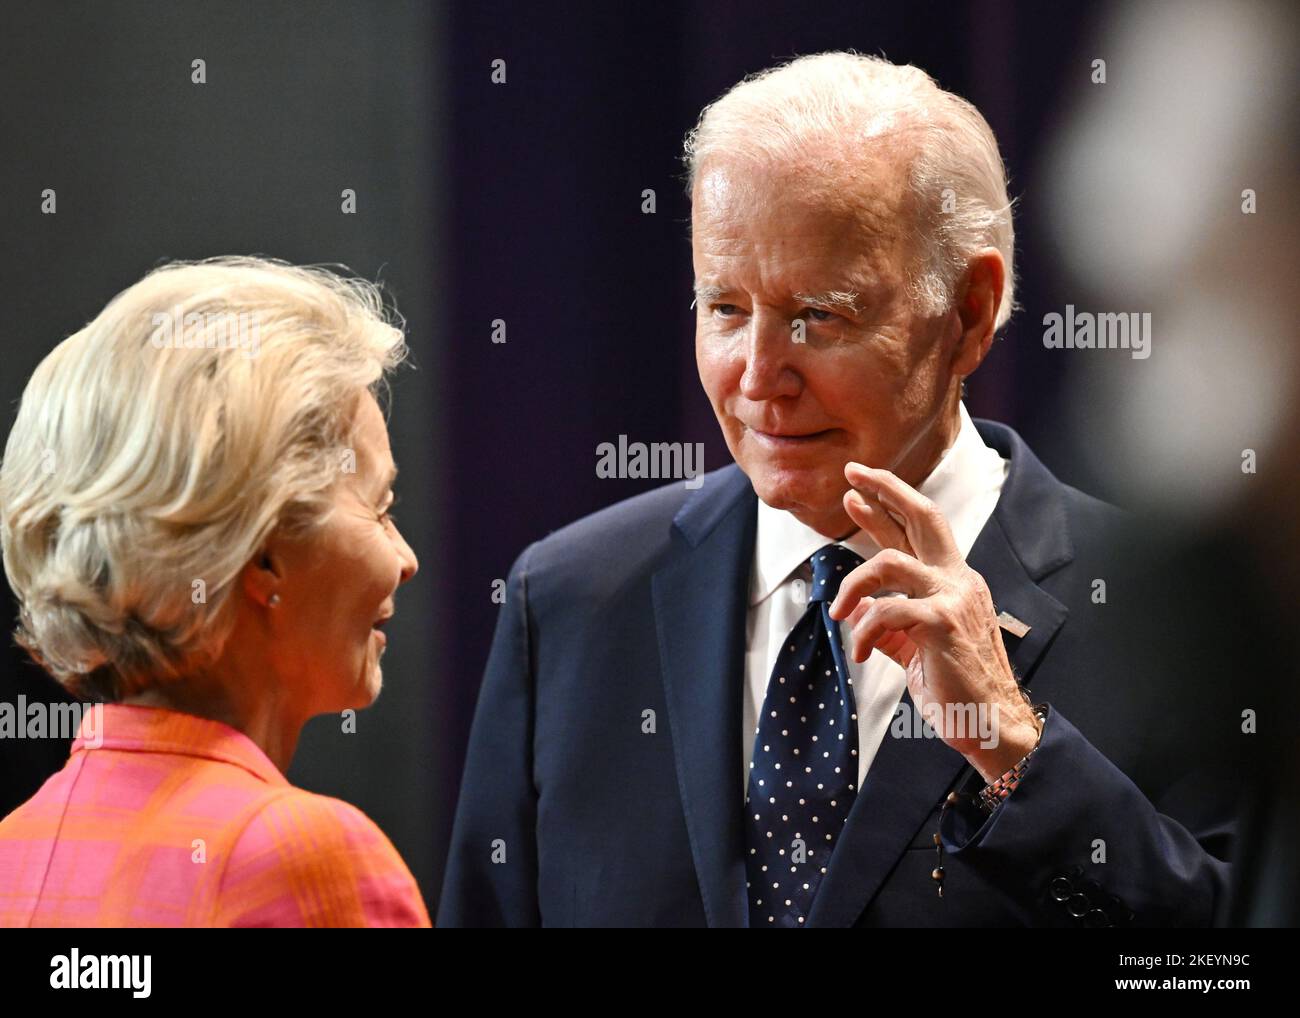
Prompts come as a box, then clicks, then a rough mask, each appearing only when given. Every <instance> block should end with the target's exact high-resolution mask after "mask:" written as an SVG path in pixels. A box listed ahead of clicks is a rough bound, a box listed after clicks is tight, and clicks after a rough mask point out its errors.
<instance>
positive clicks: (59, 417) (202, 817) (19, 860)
mask: <svg viewBox="0 0 1300 1018" xmlns="http://www.w3.org/2000/svg"><path fill="white" fill-rule="evenodd" d="M405 352H406V346H405V341H404V338H403V335H402V331H401V329H400V328H399V327H398V326H397V325H394V324H392V323H391V322H390V321H389V316H388V315H387V314H386V313H385V307H384V303H383V300H382V296H381V294H380V292H379V290H378V289H377V288H376V287H374V286H373V285H371V284H368V283H366V282H364V281H358V280H353V279H346V278H343V277H340V276H337V275H334V274H333V273H331V272H329V271H327V270H324V269H319V268H301V267H295V266H291V265H288V264H286V263H283V262H278V261H271V260H267V259H258V258H243V257H230V258H217V259H210V260H207V261H203V262H194V263H173V264H169V265H165V266H163V267H161V268H159V269H156V270H155V271H153V272H151V273H150V274H149V275H147V276H146V277H145V278H144V279H142V280H140V281H139V282H138V283H136V284H135V285H133V286H131V287H130V288H128V289H127V290H125V291H123V292H122V293H121V294H119V295H118V296H117V297H116V298H114V299H113V300H112V301H111V302H110V303H109V304H108V306H107V307H105V308H104V310H103V311H102V312H101V313H100V314H99V316H98V317H97V318H96V319H95V320H94V321H92V322H91V323H90V324H89V325H87V326H86V327H85V328H83V329H82V330H81V331H79V332H77V333H76V334H75V335H73V336H71V337H69V338H68V339H66V340H64V341H63V342H62V343H60V344H59V345H58V347H56V348H55V349H54V351H53V352H52V353H50V354H49V356H47V357H46V358H45V360H44V361H43V362H42V363H41V364H40V366H39V367H38V368H37V369H36V372H35V374H34V375H33V376H32V378H31V381H30V382H29V383H28V386H27V389H26V391H25V392H24V394H23V398H22V403H21V406H20V408H19V411H18V416H17V420H16V422H15V424H14V427H13V430H12V431H11V433H10V435H9V440H8V443H7V446H6V449H5V455H4V460H3V464H2V465H0V538H2V547H3V554H4V567H5V572H6V574H7V575H8V578H9V582H10V584H11V586H12V588H13V590H14V592H15V594H16V595H17V598H18V601H19V604H20V608H21V614H20V624H19V626H18V629H17V632H16V634H15V636H16V638H17V640H18V641H19V642H20V643H21V644H23V645H24V646H25V647H26V648H27V649H28V650H29V651H30V652H31V654H32V656H33V657H34V658H35V659H36V660H37V661H38V662H40V663H41V664H42V665H43V666H44V667H45V668H46V669H47V670H48V671H49V672H50V673H51V674H52V675H54V676H55V678H57V679H58V680H59V681H60V682H62V683H63V684H64V685H65V686H66V687H67V688H68V689H70V690H71V691H72V692H74V693H75V694H77V695H79V696H81V697H83V698H86V699H92V700H96V701H99V700H102V701H104V706H103V707H102V708H97V709H99V710H102V715H101V717H100V722H101V728H100V729H99V730H98V731H95V732H94V733H93V734H94V736H95V737H94V738H91V737H90V735H91V734H92V733H91V731H90V729H88V727H87V724H86V723H84V722H83V725H82V731H81V733H80V734H79V737H78V738H77V740H76V741H75V742H74V744H73V748H72V754H71V756H70V758H69V760H68V763H67V766H65V767H64V769H63V770H62V771H60V772H59V773H57V774H55V775H54V776H53V777H51V778H50V779H49V780H48V781H47V782H46V783H45V785H44V786H43V787H42V788H41V789H40V791H38V792H37V793H36V795H35V796H33V797H32V798H31V799H30V800H29V801H28V802H26V803H25V804H24V805H22V806H20V807H19V808H18V809H17V810H16V811H14V812H13V813H12V814H10V815H9V816H8V817H7V818H5V819H4V820H3V821H2V822H0V926H372V925H373V926H427V925H429V916H428V913H427V911H426V910H425V906H424V903H423V901H422V900H421V898H420V894H419V891H418V889H417V887H416V884H415V881H414V880H413V878H412V877H411V874H410V871H409V870H408V869H407V867H406V866H405V864H404V863H403V862H402V860H401V858H400V857H399V856H398V854H397V852H396V850H395V849H394V848H393V846H392V844H391V843H390V842H389V841H388V839H387V838H386V837H385V836H384V834H383V833H382V832H381V831H380V830H379V828H378V827H376V826H375V824H374V823H373V822H371V821H370V820H369V819H367V818H366V816H365V815H364V814H362V813H361V812H360V811H359V810H357V809H356V808H354V807H352V806H350V805H348V804H346V803H344V802H340V801H338V800H336V799H331V798H327V797H324V796H320V795H315V794H312V793H310V792H307V791H304V790H302V789H298V788H295V787H293V786H292V785H290V784H289V783H288V781H287V780H286V779H285V777H284V772H285V770H286V769H287V768H288V766H289V762H290V760H291V758H292V757H293V752H294V747H295V745H296V743H297V740H298V735H299V732H300V730H301V728H302V726H303V724H304V722H306V721H307V719H308V718H311V717H313V716H314V715H317V714H323V713H333V712H339V711H343V710H345V709H349V708H353V709H359V708H362V707H366V706H368V705H369V704H370V703H371V702H372V701H373V700H374V698H375V697H376V695H377V694H378V693H379V688H380V683H381V670H380V656H381V654H382V653H383V649H384V645H385V635H384V633H383V631H382V627H383V625H384V623H385V622H386V621H387V620H388V618H389V617H390V616H391V615H392V614H393V611H394V606H395V599H394V595H395V593H396V591H397V588H398V587H399V586H400V585H401V584H402V583H404V582H406V581H407V580H409V579H410V578H411V577H412V576H413V575H414V574H415V571H416V568H417V563H416V558H415V555H414V554H413V553H412V551H411V549H410V547H409V546H408V545H407V543H406V541H405V540H403V538H402V535H401V534H400V533H399V532H398V530H397V527H396V525H395V524H394V523H393V521H392V519H391V517H390V515H389V508H390V505H391V503H392V499H393V489H392V485H393V477H394V475H395V473H396V468H395V466H394V463H393V458H392V454H391V452H390V450H389V444H388V435H387V428H386V425H385V420H384V415H383V413H382V412H381V410H380V407H379V403H378V401H377V398H376V396H377V394H378V393H379V389H380V386H381V385H382V384H383V383H384V381H385V379H386V376H387V375H388V373H389V372H391V370H392V369H393V368H394V367H395V366H396V365H397V364H398V363H399V362H400V361H401V360H402V358H403V357H404V355H405Z"/></svg>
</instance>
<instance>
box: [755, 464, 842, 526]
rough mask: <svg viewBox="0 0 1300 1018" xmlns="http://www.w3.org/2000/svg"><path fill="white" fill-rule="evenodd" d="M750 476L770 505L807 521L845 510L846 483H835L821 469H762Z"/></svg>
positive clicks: (759, 492)
mask: <svg viewBox="0 0 1300 1018" xmlns="http://www.w3.org/2000/svg"><path fill="white" fill-rule="evenodd" d="M749 479H750V483H751V484H753V486H754V492H755V493H756V494H757V495H758V497H759V498H761V499H762V500H763V501H764V502H766V503H767V504H768V505H769V506H771V507H772V508H773V509H781V510H784V511H785V512H788V513H791V514H792V515H793V516H795V517H796V518H797V519H799V520H801V521H804V522H808V521H811V520H815V519H824V518H825V517H827V516H830V515H834V514H835V513H836V512H838V511H841V509H842V503H841V499H842V497H843V493H842V490H840V489H843V488H844V487H845V485H844V483H843V482H841V483H840V485H838V486H833V485H831V484H829V483H827V479H826V477H825V475H824V474H823V473H822V472H820V471H817V472H814V471H806V472H805V471H790V470H782V471H779V472H774V471H761V472H759V474H758V475H757V476H755V475H752V474H751V475H749ZM810 525H811V524H810Z"/></svg>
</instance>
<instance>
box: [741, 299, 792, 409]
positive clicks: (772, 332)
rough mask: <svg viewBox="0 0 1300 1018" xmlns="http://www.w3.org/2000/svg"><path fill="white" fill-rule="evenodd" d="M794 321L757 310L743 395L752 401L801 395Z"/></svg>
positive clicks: (746, 351) (751, 326)
mask: <svg viewBox="0 0 1300 1018" xmlns="http://www.w3.org/2000/svg"><path fill="white" fill-rule="evenodd" d="M794 338H795V337H794V328H793V326H792V324H791V322H790V320H789V319H788V318H787V317H785V316H784V315H781V314H779V313H777V312H774V311H771V310H769V309H767V308H757V309H755V311H754V314H753V316H752V317H751V318H750V321H749V336H748V341H747V342H746V343H745V347H744V356H745V371H744V374H742V375H741V376H740V394H741V395H742V396H744V397H745V398H746V399H749V400H754V401H758V400H765V399H774V398H775V397H777V396H793V395H796V394H797V393H798V391H799V385H800V381H799V373H798V372H797V371H796V370H795V366H794V365H795V357H796V350H797V347H796V344H795V341H794Z"/></svg>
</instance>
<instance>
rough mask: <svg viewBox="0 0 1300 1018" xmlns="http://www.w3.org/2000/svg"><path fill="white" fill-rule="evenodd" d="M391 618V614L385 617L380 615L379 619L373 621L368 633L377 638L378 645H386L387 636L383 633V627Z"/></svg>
mask: <svg viewBox="0 0 1300 1018" xmlns="http://www.w3.org/2000/svg"><path fill="white" fill-rule="evenodd" d="M392 617H393V613H392V612H389V613H388V614H387V615H381V616H380V617H379V618H377V619H375V621H374V624H373V625H372V626H371V627H370V631H371V632H372V633H375V634H376V635H377V636H378V637H379V642H380V643H384V644H386V643H388V636H387V634H385V633H384V626H386V625H387V624H388V620H389V619H391V618H392Z"/></svg>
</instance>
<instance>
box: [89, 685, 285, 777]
mask: <svg viewBox="0 0 1300 1018" xmlns="http://www.w3.org/2000/svg"><path fill="white" fill-rule="evenodd" d="M101 712H102V713H101ZM95 715H99V716H98V717H96V716H95ZM101 740H102V741H101ZM96 749H116V750H124V751H126V752H134V753H169V754H173V755H178V756H193V757H200V758H203V759H206V760H218V761H221V762H222V763H228V764H234V765H235V766H236V767H242V768H243V769H244V770H246V771H248V772H249V773H250V774H252V775H254V776H255V777H258V778H261V779H262V780H263V781H265V782H267V783H268V784H272V785H288V783H289V781H288V779H287V778H286V777H285V776H284V775H283V774H281V773H280V769H279V768H278V767H276V766H275V764H273V763H272V762H271V759H270V757H268V756H267V755H266V754H265V753H263V752H262V750H261V749H260V748H259V747H258V745H257V743H255V742H254V741H253V740H252V739H250V738H249V737H248V736H247V735H245V734H244V733H243V732H240V731H238V730H236V729H234V728H231V727H230V726H229V725H227V724H223V723H222V722H220V721H210V720H208V719H207V718H201V717H197V716H195V715H193V714H183V713H181V712H180V711H174V710H168V709H165V708H162V707H140V706H136V705H135V704H122V703H105V704H94V705H90V704H88V705H86V709H85V711H84V713H83V715H82V719H81V727H80V728H79V729H78V730H77V737H76V739H75V740H73V743H72V752H73V753H77V752H93V751H95V750H96Z"/></svg>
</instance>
